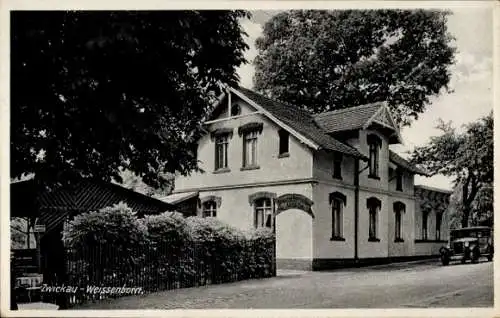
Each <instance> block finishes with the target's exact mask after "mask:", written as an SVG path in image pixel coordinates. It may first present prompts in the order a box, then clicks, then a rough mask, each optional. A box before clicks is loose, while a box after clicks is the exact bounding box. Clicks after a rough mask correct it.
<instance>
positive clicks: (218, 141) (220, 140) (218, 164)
mask: <svg viewBox="0 0 500 318" xmlns="http://www.w3.org/2000/svg"><path fill="white" fill-rule="evenodd" d="M228 145H229V135H218V136H217V137H215V170H220V169H226V168H227V167H228V166H227V162H228V157H227V153H228V152H227V150H228Z"/></svg>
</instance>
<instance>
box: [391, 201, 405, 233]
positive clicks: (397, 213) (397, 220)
mask: <svg viewBox="0 0 500 318" xmlns="http://www.w3.org/2000/svg"><path fill="white" fill-rule="evenodd" d="M405 209H406V206H405V205H404V203H401V202H395V203H394V241H395V242H403V233H402V232H403V222H402V218H403V213H404V212H405Z"/></svg>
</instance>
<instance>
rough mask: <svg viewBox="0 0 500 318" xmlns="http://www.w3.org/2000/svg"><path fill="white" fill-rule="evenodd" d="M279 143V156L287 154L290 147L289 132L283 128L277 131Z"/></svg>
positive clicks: (286, 155)
mask: <svg viewBox="0 0 500 318" xmlns="http://www.w3.org/2000/svg"><path fill="white" fill-rule="evenodd" d="M278 135H279V139H280V145H279V157H280V158H281V157H288V156H289V151H290V149H289V147H290V134H289V133H288V131H286V130H284V129H280V130H279V131H278Z"/></svg>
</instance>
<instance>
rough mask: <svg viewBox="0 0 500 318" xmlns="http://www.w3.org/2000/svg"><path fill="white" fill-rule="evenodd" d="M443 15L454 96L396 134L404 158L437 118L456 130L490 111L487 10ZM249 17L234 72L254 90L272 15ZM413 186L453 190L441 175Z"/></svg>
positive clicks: (490, 58)
mask: <svg viewBox="0 0 500 318" xmlns="http://www.w3.org/2000/svg"><path fill="white" fill-rule="evenodd" d="M451 11H452V15H450V16H449V17H448V22H447V27H448V31H449V32H450V34H451V35H452V36H453V37H454V38H455V40H454V42H453V45H454V46H455V47H456V48H457V53H456V56H455V64H454V65H453V66H452V67H451V73H452V79H451V81H450V86H451V88H452V89H453V90H454V91H453V93H449V94H448V93H444V94H441V95H439V96H437V97H433V98H432V102H431V104H430V105H429V106H428V107H427V110H426V111H425V113H423V114H421V115H420V116H419V118H418V120H417V121H414V122H413V124H412V125H411V127H405V128H403V129H402V130H401V135H402V137H403V140H404V144H402V145H397V146H396V147H391V149H393V150H394V151H396V152H398V153H399V154H401V155H402V156H403V157H408V156H407V152H408V151H411V150H412V149H413V148H414V147H416V146H421V145H424V144H426V143H427V142H428V141H429V139H430V137H432V136H435V135H439V130H437V129H436V128H435V127H436V125H437V123H438V119H442V120H444V121H445V122H448V121H452V122H453V125H454V126H455V127H457V128H460V127H463V125H464V124H467V123H470V122H472V121H475V120H477V119H478V118H480V117H483V116H485V115H487V114H488V113H489V112H490V111H491V110H492V109H493V95H492V85H493V18H492V13H491V9H490V8H474V7H472V8H471V7H467V8H454V9H452V10H451ZM252 14H253V16H252V19H247V20H244V21H243V23H242V25H243V28H244V30H245V32H246V33H247V34H248V36H247V37H246V42H247V44H248V45H249V47H250V48H249V49H248V50H247V51H246V53H245V57H246V59H247V60H248V61H249V62H250V63H248V64H245V65H243V66H241V67H240V68H239V69H238V75H239V76H240V84H241V85H242V86H244V87H247V88H252V86H253V81H252V78H253V75H254V72H255V70H254V67H253V65H252V61H253V59H254V58H255V56H256V55H257V50H256V48H255V40H256V39H257V38H258V37H259V36H261V35H262V29H263V26H264V24H265V22H266V21H268V20H269V19H270V18H271V17H272V16H273V15H274V14H276V11H254V12H252ZM415 184H423V185H427V186H432V187H438V188H443V189H452V179H450V178H448V177H445V176H440V175H438V176H434V177H431V178H426V177H421V176H416V177H415Z"/></svg>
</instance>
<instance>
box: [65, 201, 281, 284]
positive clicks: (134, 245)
mask: <svg viewBox="0 0 500 318" xmlns="http://www.w3.org/2000/svg"><path fill="white" fill-rule="evenodd" d="M64 241H65V244H66V246H68V247H69V248H70V249H71V250H72V251H74V252H73V253H72V254H70V256H71V257H70V263H69V265H70V266H71V271H70V273H71V274H73V276H74V279H72V282H74V283H75V284H78V285H82V284H85V283H86V284H95V285H101V286H117V285H118V286H122V285H124V284H125V285H127V286H142V287H143V288H144V290H149V291H153V290H161V289H171V288H179V287H190V286H197V285H205V284H210V283H224V282H231V281H237V280H241V279H247V278H257V277H268V276H271V275H273V273H274V272H273V269H274V263H273V262H274V234H273V233H272V232H271V231H269V230H266V229H259V230H251V231H247V232H242V231H240V230H238V229H236V228H234V227H232V226H230V225H227V224H225V223H223V222H221V221H220V220H218V219H216V218H199V217H189V218H187V219H185V218H183V217H182V215H181V214H179V213H175V212H167V213H163V214H160V215H155V216H146V217H144V218H143V219H137V218H136V216H135V214H134V213H133V212H132V211H131V210H130V209H129V208H128V207H126V206H125V205H123V204H121V205H117V206H114V207H111V208H106V209H102V210H101V211H99V212H90V213H84V214H81V215H79V216H77V217H76V218H75V219H74V220H73V221H71V222H70V224H69V226H68V227H67V228H66V229H65V231H64Z"/></svg>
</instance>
